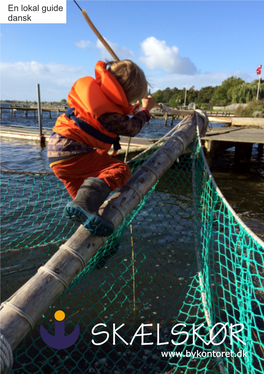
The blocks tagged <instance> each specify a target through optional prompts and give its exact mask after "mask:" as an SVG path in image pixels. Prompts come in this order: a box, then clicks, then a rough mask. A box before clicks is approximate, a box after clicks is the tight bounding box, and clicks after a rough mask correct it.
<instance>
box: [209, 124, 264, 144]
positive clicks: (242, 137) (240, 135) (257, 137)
mask: <svg viewBox="0 0 264 374" xmlns="http://www.w3.org/2000/svg"><path fill="white" fill-rule="evenodd" d="M202 139H203V140H211V141H214V140H216V141H225V142H238V143H259V144H264V131H263V129H253V128H252V129H239V130H238V131H235V132H233V131H232V132H228V133H225V134H219V135H215V136H207V135H206V136H204V137H203V138H202Z"/></svg>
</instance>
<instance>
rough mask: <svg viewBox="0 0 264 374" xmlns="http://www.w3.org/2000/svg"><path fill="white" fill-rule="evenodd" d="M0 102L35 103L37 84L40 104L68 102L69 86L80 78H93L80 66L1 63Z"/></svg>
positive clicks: (32, 62)
mask: <svg viewBox="0 0 264 374" xmlns="http://www.w3.org/2000/svg"><path fill="white" fill-rule="evenodd" d="M0 69H1V70H0V73H1V97H2V100H33V101H35V100H36V99H37V94H36V84H37V83H39V84H40V90H41V100H42V101H60V100H62V99H63V98H65V99H66V98H67V95H68V93H69V91H70V89H71V86H72V84H73V83H74V82H75V81H76V80H77V79H79V78H80V77H83V76H86V75H92V74H93V71H87V70H86V69H85V68H84V67H83V66H77V65H63V64H54V63H49V64H42V63H39V62H36V61H31V62H15V63H6V62H1V65H0Z"/></svg>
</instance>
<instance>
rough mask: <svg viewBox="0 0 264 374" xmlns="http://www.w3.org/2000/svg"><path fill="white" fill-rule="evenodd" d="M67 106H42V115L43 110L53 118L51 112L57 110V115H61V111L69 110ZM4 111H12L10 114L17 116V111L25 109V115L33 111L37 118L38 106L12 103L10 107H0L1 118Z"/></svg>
mask: <svg viewBox="0 0 264 374" xmlns="http://www.w3.org/2000/svg"><path fill="white" fill-rule="evenodd" d="M67 108H68V107H67V106H57V107H55V106H42V107H41V115H42V113H43V112H48V113H49V118H51V112H56V113H57V116H59V115H60V114H61V113H65V112H66V110H67ZM3 111H10V116H11V117H15V116H16V112H17V111H23V112H24V114H25V117H26V118H27V117H28V113H29V112H31V111H32V112H33V116H34V118H36V116H37V113H38V107H37V106H31V105H30V106H28V105H12V104H10V105H9V107H3V106H1V107H0V118H2V112H3Z"/></svg>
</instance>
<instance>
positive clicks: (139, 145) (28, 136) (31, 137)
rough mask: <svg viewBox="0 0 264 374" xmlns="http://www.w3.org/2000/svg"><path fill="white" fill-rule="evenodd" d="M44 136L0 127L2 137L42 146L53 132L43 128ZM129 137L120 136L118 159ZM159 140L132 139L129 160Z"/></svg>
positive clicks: (24, 129) (27, 129)
mask: <svg viewBox="0 0 264 374" xmlns="http://www.w3.org/2000/svg"><path fill="white" fill-rule="evenodd" d="M42 133H43V135H42V137H40V135H39V129H38V128H37V127H35V128H32V127H23V126H15V125H13V126H9V127H8V126H0V137H3V138H9V139H14V140H16V139H17V140H18V139H19V140H25V141H27V142H28V141H30V142H34V143H35V142H37V143H40V142H41V140H42V142H41V143H42V145H43V146H45V145H46V144H47V143H48V140H49V137H50V135H51V133H52V130H50V129H46V128H43V131H42ZM128 140H129V137H128V136H120V145H121V147H122V148H121V149H120V150H119V151H118V154H117V156H118V158H120V159H123V158H124V156H125V153H126V150H127V145H128ZM156 141H157V139H147V138H131V141H130V145H129V158H131V157H134V156H136V155H137V154H138V153H140V152H142V151H144V150H145V149H147V148H148V147H149V146H151V145H152V144H153V143H155V142H156ZM113 151H114V150H113V147H111V149H110V150H109V154H112V153H113Z"/></svg>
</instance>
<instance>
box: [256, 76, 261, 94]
mask: <svg viewBox="0 0 264 374" xmlns="http://www.w3.org/2000/svg"><path fill="white" fill-rule="evenodd" d="M260 77H261V74H260V75H259V81H258V91H257V100H258V99H259V86H260Z"/></svg>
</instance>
